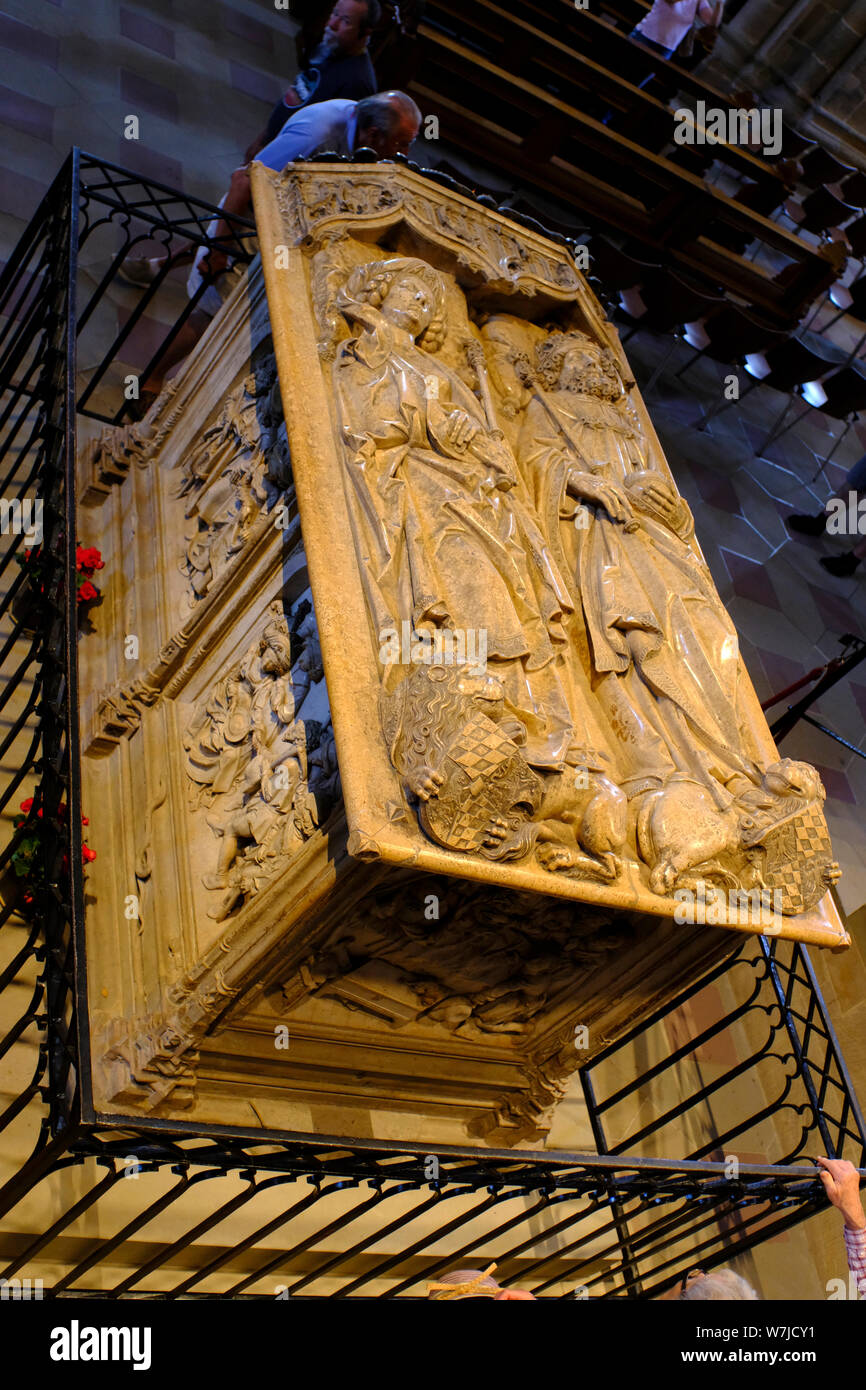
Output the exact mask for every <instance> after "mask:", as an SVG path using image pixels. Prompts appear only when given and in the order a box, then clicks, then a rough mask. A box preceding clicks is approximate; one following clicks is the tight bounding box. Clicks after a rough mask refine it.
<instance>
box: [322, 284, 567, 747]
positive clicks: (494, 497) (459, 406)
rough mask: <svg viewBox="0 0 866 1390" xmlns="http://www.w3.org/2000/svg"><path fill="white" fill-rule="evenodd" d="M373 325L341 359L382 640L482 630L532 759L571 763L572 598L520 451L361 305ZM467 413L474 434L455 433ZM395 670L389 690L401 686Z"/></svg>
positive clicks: (340, 390) (361, 543) (353, 489)
mask: <svg viewBox="0 0 866 1390" xmlns="http://www.w3.org/2000/svg"><path fill="white" fill-rule="evenodd" d="M363 313H364V320H365V323H366V324H367V327H366V328H365V331H364V332H362V333H361V335H360V336H359V337H357V338H353V339H350V340H348V341H347V342H344V343H343V344H342V346H341V349H340V352H339V354H338V357H337V360H336V362H335V366H334V372H335V382H336V391H337V398H338V400H339V402H340V407H341V419H342V422H343V437H344V440H345V442H346V445H347V448H348V457H347V474H348V479H349V487H348V489H347V494H348V498H349V505H350V512H351V515H352V524H353V529H354V537H355V544H356V547H357V553H358V556H359V559H360V562H361V567H362V572H363V575H364V581H365V584H366V591H367V600H368V603H369V608H370V613H371V616H372V619H373V624H374V629H375V633H376V637H377V640H378V641H379V642H382V641H383V637H382V634H383V633H384V632H386V631H388V630H396V631H397V633H398V634H399V633H400V632H401V631H402V629H401V624H402V622H403V621H406V620H408V621H410V622H411V624H412V626H413V628H416V629H420V628H422V627H426V628H428V629H429V628H432V627H445V628H452V629H456V630H460V631H463V632H467V633H468V632H470V631H475V632H476V633H477V632H478V631H480V630H484V632H485V634H486V646H487V660H488V662H489V663H490V665H489V672H490V674H491V675H494V676H496V677H497V679H499V680H500V681H501V682H502V685H503V687H504V691H505V696H506V705H507V706H508V707H509V709H510V712H511V713H512V714H514V715H515V716H516V717H517V718H518V719H519V720H520V721H521V723H522V724H523V725H524V727H525V728H526V731H527V743H526V748H525V750H524V751H525V754H526V757H527V760H528V761H529V762H530V763H531V764H532V765H533V766H535V767H540V768H558V767H561V766H562V764H563V760H564V758H565V754H566V751H567V749H568V747H569V745H570V743H571V740H572V735H573V730H572V723H571V718H570V715H569V712H568V706H567V702H566V698H565V695H564V692H563V688H562V685H561V681H560V673H559V663H558V659H557V653H559V652H561V651H562V650H563V649H564V647H565V644H566V640H567V639H566V634H565V632H564V629H563V614H564V611H565V610H567V609H569V608H570V601H569V598H568V593H567V589H566V586H565V584H564V581H563V579H562V576H561V575H560V573H559V571H558V569H557V567H556V564H555V563H554V561H553V559H552V557H551V555H550V553H549V549H548V547H547V545H546V544H545V542H544V539H543V537H542V534H541V532H540V530H539V527H538V524H537V521H536V520H535V519H534V518H533V516H532V514H531V512H530V510H529V509H528V508H527V507H526V506H525V505H524V504H523V503H522V502H521V501H520V499H519V497H518V496H517V495H516V493H514V492H512V491H507V490H505V491H504V490H501V488H498V487H497V486H496V484H497V482H501V481H502V480H503V477H504V476H508V475H510V479H509V481H511V482H516V481H517V480H516V478H515V477H514V463H513V459H512V456H511V454H510V452H509V450H508V449H507V447H506V446H505V445H504V444H503V443H502V441H501V439H499V438H497V437H496V436H495V435H494V434H492V433H491V431H490V429H489V426H488V423H487V420H486V419H485V416H484V413H483V411H482V408H481V406H480V404H479V402H478V401H477V400H476V398H475V396H474V395H473V394H472V392H471V391H470V390H469V388H468V387H467V386H466V385H465V384H464V383H463V382H462V381H461V380H460V378H459V377H458V376H457V374H456V373H455V372H453V371H452V370H451V369H450V368H448V367H447V366H445V365H444V364H443V363H441V362H439V361H438V360H437V359H436V358H435V357H434V356H433V355H432V354H430V353H425V352H423V351H422V350H421V349H420V348H418V347H417V346H416V344H415V342H414V340H413V339H412V337H411V336H410V335H409V334H408V333H406V332H404V331H403V330H402V329H398V328H396V327H395V326H393V325H392V324H390V323H389V322H387V321H386V320H385V319H384V317H383V316H382V315H380V314H379V313H378V311H376V310H371V308H370V307H369V306H365V307H364V311H363ZM455 410H459V411H462V412H463V413H464V414H465V415H466V416H468V417H469V419H470V420H471V421H472V423H473V424H474V425H475V426H476V433H475V435H474V437H473V439H472V440H471V441H469V443H468V444H466V445H465V446H463V447H459V446H457V445H455V444H453V443H452V442H450V440H449V434H448V427H449V420H450V418H451V416H452V415H453V413H454V411H455ZM393 675H394V673H393V671H388V670H386V672H385V676H384V680H385V686H386V688H388V687H389V685H390V686H391V688H393V684H392V682H393Z"/></svg>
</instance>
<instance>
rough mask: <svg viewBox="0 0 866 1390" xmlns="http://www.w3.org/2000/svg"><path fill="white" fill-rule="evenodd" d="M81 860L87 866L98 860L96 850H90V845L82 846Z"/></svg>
mask: <svg viewBox="0 0 866 1390" xmlns="http://www.w3.org/2000/svg"><path fill="white" fill-rule="evenodd" d="M81 858H82V860H83V862H84V863H85V864H90V863H91V862H92V860H94V859H95V858H96V850H95V849H90V847H89V846H88V845H82V846H81Z"/></svg>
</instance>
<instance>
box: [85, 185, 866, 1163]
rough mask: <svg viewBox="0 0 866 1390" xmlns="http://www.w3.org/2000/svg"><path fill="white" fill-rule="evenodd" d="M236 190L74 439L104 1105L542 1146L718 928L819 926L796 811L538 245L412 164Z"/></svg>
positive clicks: (822, 865)
mask: <svg viewBox="0 0 866 1390" xmlns="http://www.w3.org/2000/svg"><path fill="white" fill-rule="evenodd" d="M254 196H255V203H256V216H257V221H258V226H259V233H260V246H261V254H262V260H261V263H259V262H256V263H254V265H253V267H252V268H251V270H250V272H249V274H248V275H247V276H245V277H244V278H243V279H242V280H241V282H240V283H239V285H238V287H237V288H236V289H235V291H234V292H233V294H232V296H231V298H230V299H229V300H228V301H227V302H226V304H225V305H224V307H223V309H222V311H221V313H220V314H219V315H218V316H217V317H216V319H215V320H214V321H213V323H212V325H211V327H210V329H209V331H208V333H207V334H206V336H205V337H204V338H203V340H202V341H201V343H200V344H199V346H198V348H197V349H196V351H195V353H194V354H193V355H192V356H191V357H190V359H189V360H188V361H187V363H186V364H185V365H184V368H183V370H182V372H181V373H180V374H179V376H178V377H177V378H176V379H175V380H174V381H173V382H172V383H171V384H170V386H169V387H168V388H167V389H166V391H165V392H164V393H163V395H162V397H161V398H160V400H159V401H157V403H156V404H155V406H154V407H153V409H152V410H151V412H150V414H149V416H148V417H147V419H146V420H145V421H144V422H143V424H141V425H137V426H131V427H127V428H121V429H114V428H106V429H104V430H103V431H102V433H101V434H100V436H99V437H98V438H96V439H93V440H91V441H90V442H89V443H88V444H87V445H86V446H85V447H84V448H83V449H82V450H81V451H80V456H79V465H78V466H79V500H80V510H79V528H78V529H79V539H80V540H81V542H82V543H83V544H92V545H99V547H100V549H101V550H102V552H103V556H104V559H105V564H106V567H105V569H104V570H103V571H102V574H101V581H102V589H103V593H104V600H103V602H102V603H101V604H100V605H99V606H98V607H97V608H96V609H95V610H94V613H93V617H92V621H91V624H90V627H91V630H89V631H87V632H86V633H84V634H83V635H82V639H81V646H80V653H81V657H80V667H81V733H82V748H83V806H84V811H85V814H86V815H87V816H88V817H89V820H90V827H89V831H88V838H89V843H90V844H91V845H92V846H94V847H95V848H96V849H97V853H98V858H97V860H96V862H95V863H94V864H92V865H91V866H90V867H89V870H88V876H87V904H86V964H87V986H88V1026H89V1029H90V1043H91V1055H92V1076H91V1078H90V1081H91V1086H92V1098H91V1099H92V1113H93V1114H98V1115H101V1116H104V1117H109V1116H110V1117H122V1116H139V1117H141V1116H143V1115H153V1116H155V1117H158V1118H160V1119H163V1120H168V1121H171V1120H178V1121H183V1122H186V1123H191V1124H193V1125H205V1124H221V1125H229V1126H233V1127H237V1128H240V1129H243V1130H247V1131H265V1132H275V1133H276V1132H279V1133H283V1134H284V1133H289V1132H290V1133H301V1134H318V1135H333V1136H339V1137H349V1136H355V1137H372V1138H375V1139H393V1140H397V1141H400V1140H403V1141H411V1142H417V1143H422V1144H426V1143H429V1144H435V1143H437V1142H438V1143H465V1142H466V1141H467V1139H469V1140H470V1141H474V1142H477V1143H488V1144H497V1145H501V1144H514V1143H521V1142H522V1143H527V1142H531V1143H534V1144H536V1143H538V1142H539V1141H541V1140H543V1137H544V1135H545V1133H546V1132H547V1130H548V1129H549V1126H550V1122H551V1116H552V1113H553V1109H554V1107H555V1105H556V1103H557V1101H558V1099H560V1098H561V1096H562V1095H563V1093H564V1090H565V1088H566V1086H567V1085H568V1082H569V1079H570V1078H571V1077H572V1076H573V1074H574V1073H575V1071H576V1070H577V1069H578V1068H579V1067H580V1065H581V1064H582V1063H583V1062H585V1061H586V1060H588V1059H589V1058H591V1057H592V1056H593V1055H595V1054H596V1053H597V1052H598V1051H599V1050H600V1049H601V1048H603V1047H604V1046H605V1045H606V1044H608V1043H609V1042H610V1041H612V1040H613V1039H615V1038H616V1037H617V1036H619V1035H621V1034H622V1033H623V1032H624V1031H625V1030H626V1029H627V1028H629V1027H630V1026H632V1025H633V1024H634V1023H635V1022H637V1021H638V1020H640V1019H642V1018H645V1017H647V1016H648V1015H649V1014H650V1013H651V1012H653V1011H654V1010H656V1009H657V1008H658V1007H659V1006H660V1005H661V1004H663V1003H664V1002H665V1001H666V1000H668V999H670V998H672V997H673V995H674V994H675V993H676V992H677V991H678V990H680V989H681V988H682V987H683V986H684V985H685V984H686V983H688V982H690V981H692V980H695V979H697V978H699V977H700V976H701V975H702V974H703V973H705V972H706V971H708V970H709V969H710V968H712V966H713V965H715V964H716V963H717V962H718V961H719V960H720V959H722V958H723V957H724V956H725V955H726V954H730V953H731V952H732V951H734V950H735V949H736V947H737V946H738V944H739V942H740V939H741V934H742V933H743V932H754V931H758V932H760V931H769V932H775V933H777V934H779V935H783V936H791V937H795V938H797V939H800V940H805V941H809V942H811V943H814V944H816V945H820V946H827V947H831V948H835V949H838V948H842V947H844V946H845V945H846V944H847V942H848V938H847V936H846V933H845V931H844V929H843V927H842V926H841V923H840V921H839V919H838V916H837V914H836V911H835V908H834V906H833V903H832V899H831V898H830V896H829V894H828V892H827V890H828V888H829V886H830V885H831V884H832V882H833V881H834V879H835V878H836V877H837V876H838V870H837V868H836V866H835V865H834V863H833V860H832V852H831V850H830V845H829V838H828V836H827V828H826V822H825V820H824V815H823V810H822V802H823V796H824V793H823V789H822V787H821V784H820V780H819V778H818V776H817V774H816V773H815V772H814V770H813V769H812V768H810V767H808V766H807V765H805V764H802V763H795V762H792V761H791V760H789V759H781V758H780V757H779V754H778V752H777V751H776V749H775V747H774V745H773V742H772V739H771V738H770V735H769V732H768V730H767V726H766V722H765V720H764V718H763V715H762V713H761V710H760V708H759V705H758V702H757V700H756V697H755V694H754V691H753V689H752V686H751V684H750V682H749V679H748V675H747V673H746V671H745V668H744V667H743V665H742V663H741V661H740V659H739V655H738V650H737V639H736V633H735V631H734V628H733V626H732V624H731V622H730V619H729V618H728V616H727V614H726V612H725V610H724V608H723V606H722V604H721V602H720V600H719V598H718V595H717V593H716V591H715V588H714V586H713V582H712V579H711V577H710V575H709V571H708V570H707V567H706V565H705V563H704V561H703V559H702V556H701V553H700V549H699V547H698V544H697V541H696V539H695V535H694V523H693V519H692V517H691V515H690V513H689V510H688V507H687V506H686V504H685V502H684V501H683V500H682V498H680V497H679V494H678V493H677V490H676V487H675V485H674V482H673V479H672V477H671V475H670V472H669V470H668V468H667V464H666V461H665V458H664V455H663V453H662V450H661V448H660V446H659V442H658V439H657V438H656V435H655V433H654V431H653V428H652V424H651V422H650V420H649V417H648V415H647V413H646V410H645V409H644V406H643V403H642V401H641V399H640V395H639V392H638V391H637V389H636V388H635V386H634V383H633V381H632V380H631V378H630V375H629V370H628V364H627V362H626V360H625V357H624V356H623V353H622V350H621V348H620V345H619V341H618V338H617V335H616V332H615V330H614V329H613V327H612V326H611V325H610V324H609V323H608V322H607V321H606V320H605V318H604V316H603V313H602V311H601V309H600V306H599V304H598V302H597V301H596V300H595V298H594V297H593V295H592V293H591V292H590V290H589V288H588V286H587V284H586V281H585V279H584V278H583V276H582V275H581V273H580V272H579V271H578V270H577V268H576V266H575V264H574V261H573V260H572V258H571V256H570V254H569V252H568V250H567V249H566V248H565V247H564V246H561V245H560V244H558V243H556V242H554V241H552V240H549V239H547V238H545V237H543V236H541V235H538V234H536V232H534V231H532V230H527V229H525V228H523V227H520V226H518V225H517V224H515V223H512V222H510V221H508V220H507V219H506V218H505V217H503V216H501V215H500V214H498V213H496V212H493V211H491V210H489V209H488V208H486V207H484V206H481V205H480V204H478V203H476V202H474V201H473V200H471V199H469V198H466V197H463V196H462V195H460V194H459V193H457V192H454V191H451V190H450V189H447V188H445V187H442V186H440V185H439V184H437V183H435V182H433V181H432V180H430V179H427V178H425V177H424V176H422V175H420V174H419V173H417V172H415V171H413V170H411V169H408V168H406V167H403V166H394V165H387V164H380V165H362V166H352V165H350V164H345V163H340V164H333V165H330V164H327V163H321V164H313V165H306V166H297V167H295V168H293V169H290V170H288V171H287V172H286V173H285V174H283V175H281V176H277V175H273V174H272V173H271V172H270V171H268V170H265V169H263V168H262V167H260V166H255V168H254ZM266 292H267V297H266Z"/></svg>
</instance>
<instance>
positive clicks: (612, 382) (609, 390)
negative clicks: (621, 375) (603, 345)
mask: <svg viewBox="0 0 866 1390" xmlns="http://www.w3.org/2000/svg"><path fill="white" fill-rule="evenodd" d="M559 385H560V387H561V389H562V390H564V391H583V392H586V393H587V394H588V395H591V396H606V397H608V398H609V399H610V400H616V398H617V397H618V396H619V395H620V390H621V388H620V384H619V381H618V380H617V377H616V373H615V372H614V371H613V369H612V368H611V366H610V364H609V363H608V362H606V361H605V359H604V358H603V357H602V355H601V354H600V353H596V352H592V351H591V350H588V349H587V348H586V347H584V346H583V345H582V344H580V343H575V345H574V346H573V347H570V348H569V349H568V350H567V352H566V354H565V356H564V357H563V360H562V367H561V369H560V373H559Z"/></svg>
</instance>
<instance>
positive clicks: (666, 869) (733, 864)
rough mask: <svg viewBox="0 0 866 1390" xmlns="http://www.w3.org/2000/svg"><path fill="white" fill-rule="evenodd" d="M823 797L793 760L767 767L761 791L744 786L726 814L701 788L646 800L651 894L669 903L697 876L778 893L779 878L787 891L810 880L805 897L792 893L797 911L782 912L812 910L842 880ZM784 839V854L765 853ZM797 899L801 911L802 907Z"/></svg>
mask: <svg viewBox="0 0 866 1390" xmlns="http://www.w3.org/2000/svg"><path fill="white" fill-rule="evenodd" d="M824 796H825V793H824V788H823V786H822V784H821V779H820V777H819V776H818V773H817V772H816V771H815V769H814V768H813V767H810V766H809V764H808V763H801V762H795V761H793V760H792V759H790V758H783V759H781V761H779V762H777V763H773V764H772V765H771V766H770V767H769V768H767V770H766V772H765V773H764V774H763V777H762V780H761V785H760V786H754V785H750V784H746V783H744V785H742V786H741V787H740V788H739V789H738V790H737V792H736V793H735V797H734V800H733V802H732V804H731V806H730V807H729V808H728V809H727V810H719V808H718V807H717V806H716V804H715V803H714V801H713V799H712V797H711V795H710V793H709V791H708V790H707V789H706V788H705V787H702V786H701V785H700V784H699V783H697V782H688V781H672V782H670V783H668V785H667V786H666V787H664V788H663V789H662V790H661V791H658V792H654V793H652V794H651V795H649V796H648V797H646V799H645V800H644V802H643V805H642V806H641V809H640V814H639V817H638V825H637V839H638V849H639V851H640V855H641V858H642V859H643V860H644V862H645V863H646V864H647V865H648V866H649V868H650V888H651V889H652V891H653V892H654V893H658V894H659V895H660V896H665V895H666V894H669V893H672V892H673V891H674V889H675V888H676V887H677V885H678V884H679V883H681V882H688V881H689V880H690V878H691V879H692V880H693V879H694V871H697V870H700V872H701V874H704V875H707V876H709V877H717V878H722V879H726V880H727V881H728V882H729V883H732V884H736V885H737V886H738V887H747V888H748V887H752V886H759V887H773V886H774V881H773V879H772V878H771V874H775V876H776V878H777V879H778V880H779V881H780V882H784V883H785V886H786V887H787V886H788V883H787V882H786V880H789V881H790V883H791V884H793V883H794V882H795V881H796V882H797V883H798V884H799V883H800V881H801V880H804V879H805V880H808V883H807V886H806V887H805V889H802V890H801V891H800V892H799V894H798V893H791V892H789V893H788V895H787V896H788V897H789V898H791V899H792V901H794V903H795V906H794V907H793V909H792V908H790V907H789V908H788V909H785V908H783V911H784V910H788V911H790V910H794V911H797V910H803V907H808V906H813V905H814V904H815V903H816V902H818V901H820V898H821V896H823V893H824V892H826V890H827V888H828V887H829V886H830V885H831V884H832V883H835V882H836V881H837V879H838V878H839V877H840V870H839V866H838V864H837V863H835V861H833V860H832V859H830V857H829V836H828V835H827V833H826V822H825V821H824V817H823V811H822V809H821V807H822V804H823V801H824ZM783 832H790V833H788V834H787V838H786V841H785V843H783V844H782V845H781V847H780V846H779V845H775V846H774V849H775V850H776V854H775V855H774V856H768V855H767V854H766V852H764V853H763V854H762V851H766V846H767V844H768V842H769V841H770V839H771V838H772V837H775V838H776V839H778V837H779V834H781V833H783ZM780 848H781V854H780V853H779V850H780ZM762 860H763V861H766V862H762ZM768 866H769V867H768ZM798 896H799V897H801V898H802V899H803V901H802V906H797V905H796V903H797V899H798Z"/></svg>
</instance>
